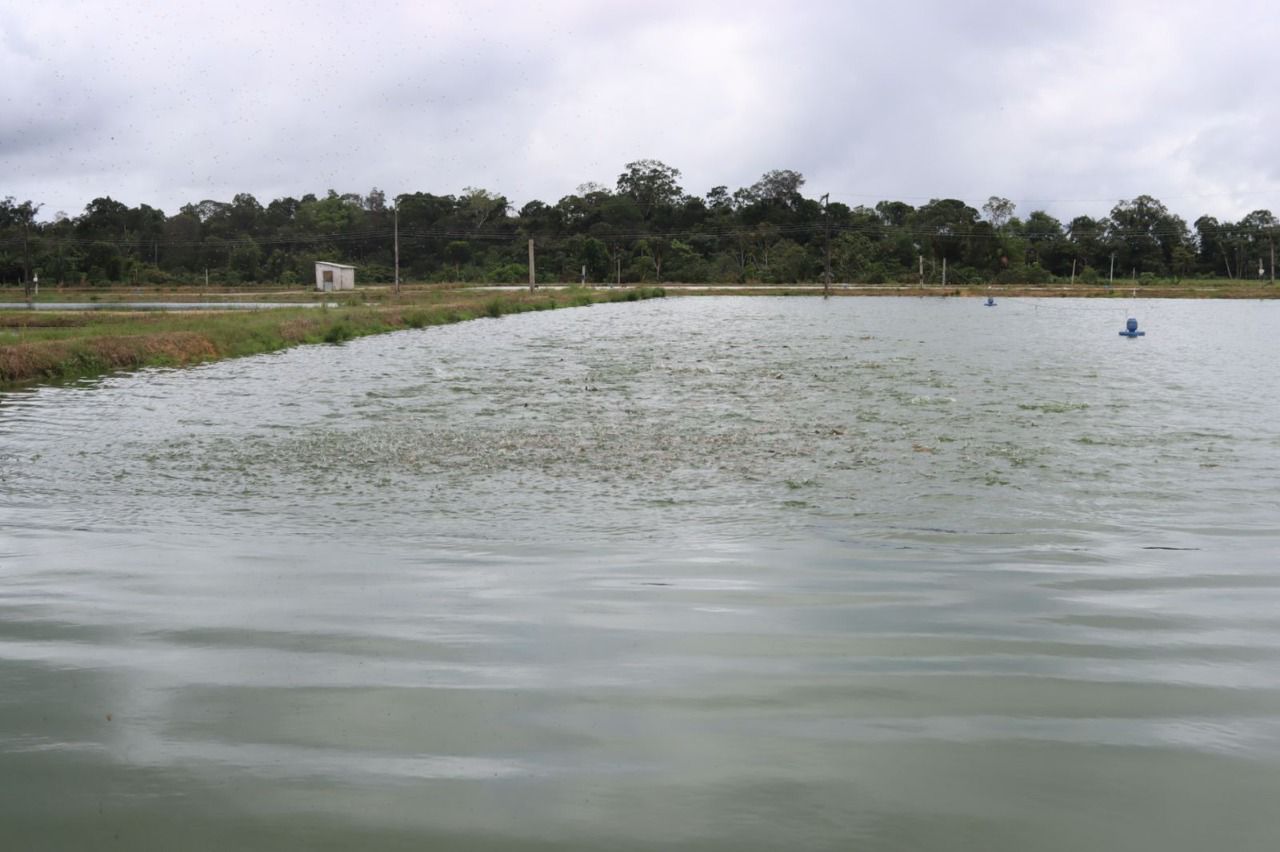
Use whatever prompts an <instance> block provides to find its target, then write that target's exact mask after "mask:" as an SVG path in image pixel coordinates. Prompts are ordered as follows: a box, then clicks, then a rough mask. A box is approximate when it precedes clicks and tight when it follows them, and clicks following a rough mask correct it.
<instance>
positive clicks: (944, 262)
mask: <svg viewBox="0 0 1280 852" xmlns="http://www.w3.org/2000/svg"><path fill="white" fill-rule="evenodd" d="M942 286H943V287H945V286H947V256H946V255H945V254H944V255H943V256H942Z"/></svg>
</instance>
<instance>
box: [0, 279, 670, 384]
mask: <svg viewBox="0 0 1280 852" xmlns="http://www.w3.org/2000/svg"><path fill="white" fill-rule="evenodd" d="M663 295H665V292H664V291H663V290H662V288H659V287H642V288H634V289H625V290H587V289H576V288H575V289H569V290H559V291H549V290H548V291H539V292H537V293H528V292H515V291H513V292H510V293H502V294H499V295H495V294H493V293H471V292H466V291H458V290H450V291H437V292H420V293H415V294H412V295H409V296H407V297H405V298H404V299H403V300H401V301H395V300H388V301H387V302H385V303H381V304H371V305H365V304H349V305H344V306H341V307H319V308H302V307H299V308H269V309H263V310H255V311H245V310H237V311H189V312H160V311H147V312H129V311H65V312H63V311H39V312H36V311H28V310H3V309H0V388H3V389H12V388H17V387H22V386H24V385H30V384H35V383H44V382H61V381H67V380H69V379H77V378H84V377H89V376H98V375H102V374H104V373H109V372H112V371H115V370H127V369H136V368H139V367H177V366H182V365H186V364H198V363H202V362H205V361H215V360H219V359H222V358H238V357H240V356H243V355H257V354H260V353H263V352H272V351H275V350H278V349H285V348H288V347H290V346H297V345H299V344H304V343H341V342H343V341H345V340H351V339H353V338H356V337H363V336H365V335H369V334H380V333H382V332H386V331H396V330H398V329H404V328H425V327H427V326H431V325H445V324H448V323H455V322H462V321H464V320H470V319H478V318H481V317H500V316H503V315H505V314H516V313H523V312H525V311H545V310H554V309H555V308H567V307H579V306H584V305H590V304H594V303H596V302H629V301H636V300H639V299H651V298H656V297H660V296H663Z"/></svg>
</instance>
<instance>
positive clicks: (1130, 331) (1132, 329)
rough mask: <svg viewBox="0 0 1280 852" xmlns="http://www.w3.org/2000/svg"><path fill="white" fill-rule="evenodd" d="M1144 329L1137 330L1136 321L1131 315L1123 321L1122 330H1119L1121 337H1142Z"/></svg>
mask: <svg viewBox="0 0 1280 852" xmlns="http://www.w3.org/2000/svg"><path fill="white" fill-rule="evenodd" d="M1144 334H1146V332H1145V331H1138V321H1137V320H1136V319H1134V318H1133V317H1129V318H1128V319H1127V320H1125V321H1124V331H1122V332H1120V336H1121V337H1142V336H1143V335H1144Z"/></svg>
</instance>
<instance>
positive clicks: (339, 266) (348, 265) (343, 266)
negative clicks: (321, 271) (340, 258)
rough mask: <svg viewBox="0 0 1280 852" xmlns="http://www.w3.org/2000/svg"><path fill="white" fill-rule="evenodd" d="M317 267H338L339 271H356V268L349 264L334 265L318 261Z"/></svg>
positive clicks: (325, 261)
mask: <svg viewBox="0 0 1280 852" xmlns="http://www.w3.org/2000/svg"><path fill="white" fill-rule="evenodd" d="M316 266H336V267H338V268H339V269H355V267H354V266H352V265H351V264H349V263H332V262H330V261H327V260H317V261H316Z"/></svg>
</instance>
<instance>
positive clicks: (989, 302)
mask: <svg viewBox="0 0 1280 852" xmlns="http://www.w3.org/2000/svg"><path fill="white" fill-rule="evenodd" d="M982 304H983V306H984V307H988V308H994V307H995V306H996V300H995V299H993V298H991V297H990V296H988V297H987V300H986V301H985V302H983V303H982Z"/></svg>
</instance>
